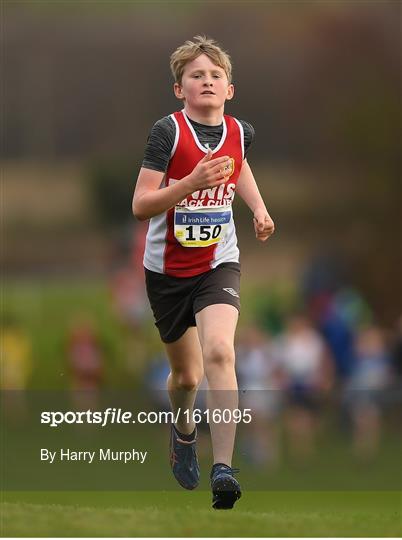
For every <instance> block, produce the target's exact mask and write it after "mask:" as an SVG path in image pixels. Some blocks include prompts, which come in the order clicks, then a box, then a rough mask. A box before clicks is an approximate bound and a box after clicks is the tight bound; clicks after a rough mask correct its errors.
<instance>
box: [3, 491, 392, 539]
mask: <svg viewBox="0 0 402 540" xmlns="http://www.w3.org/2000/svg"><path fill="white" fill-rule="evenodd" d="M2 499H3V502H2V519H1V534H2V536H44V537H50V536H72V537H75V536H117V537H123V536H126V537H127V536H128V537H130V536H134V537H135V536H188V537H193V536H223V537H224V536H228V537H231V536H232V537H238V536H260V537H261V536H262V537H263V536H366V537H367V536H369V537H372V536H386V537H390V536H393V537H398V536H401V534H402V504H401V502H402V499H401V493H398V492H268V491H266V492H256V491H254V492H246V493H245V494H244V496H243V497H242V499H241V500H240V501H239V502H238V503H237V505H236V507H235V509H234V510H232V511H221V512H219V511H215V510H212V509H211V507H210V493H209V492H205V491H199V492H184V491H183V492H167V491H165V492H158V493H155V492H98V493H93V492H80V493H77V492H52V493H49V492H42V493H37V492H36V493H28V492H25V493H16V492H8V493H3V495H2Z"/></svg>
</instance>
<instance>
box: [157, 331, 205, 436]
mask: <svg viewBox="0 0 402 540" xmlns="http://www.w3.org/2000/svg"><path fill="white" fill-rule="evenodd" d="M165 347H166V352H167V355H168V358H169V363H170V369H171V372H170V374H169V376H168V380H167V386H168V392H169V398H170V403H171V406H172V411H173V413H174V414H176V412H177V410H178V408H179V407H180V409H181V411H184V410H186V409H189V410H190V419H191V418H192V410H193V406H194V401H195V398H196V394H197V389H198V386H199V385H200V383H201V381H202V378H203V376H204V371H203V362H202V351H201V346H200V341H199V338H198V333H197V329H196V327H195V326H191V327H190V328H188V329H187V330H186V332H185V333H184V334H183V335H182V336H181V338H180V339H178V340H177V341H175V342H173V343H165ZM194 427H195V425H194V422H193V420H192V419H191V422H190V423H189V424H188V423H187V419H186V417H185V416H184V415H183V414H181V415H180V416H179V418H178V422H177V424H176V428H177V430H178V431H179V432H180V433H183V434H190V433H192V432H193V431H194Z"/></svg>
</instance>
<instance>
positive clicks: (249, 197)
mask: <svg viewBox="0 0 402 540" xmlns="http://www.w3.org/2000/svg"><path fill="white" fill-rule="evenodd" d="M170 60H171V61H170V67H171V70H172V74H173V77H174V80H175V83H174V87H173V89H174V93H175V96H176V97H177V98H178V99H180V100H181V101H183V104H184V108H183V109H182V110H181V111H179V112H175V113H173V114H171V115H169V116H165V117H164V118H162V119H161V120H158V121H157V122H156V124H155V125H154V126H153V128H152V131H151V134H150V136H149V138H148V144H147V147H146V150H145V158H144V161H143V163H142V168H141V170H140V173H139V176H138V180H137V185H136V188H135V192H134V197H133V213H134V215H135V216H136V217H137V218H138V219H140V220H146V219H150V224H149V229H148V234H147V240H146V247H145V255H144V266H145V279H146V287H147V293H148V297H149V300H150V304H151V307H152V310H153V313H154V316H155V320H156V326H157V327H158V330H159V333H160V336H161V339H162V341H163V342H164V344H165V347H166V352H167V356H168V358H169V363H170V370H171V371H170V375H169V377H168V380H167V386H168V392H169V398H170V402H171V406H172V410H173V412H174V413H176V412H177V411H178V410H179V408H180V411H182V414H181V416H179V418H178V422H177V424H175V425H173V426H172V428H171V442H170V460H171V466H172V470H173V474H174V476H175V477H176V479H177V481H178V482H179V484H180V485H181V486H182V487H184V488H186V489H194V488H195V487H197V485H198V482H199V466H198V460H197V455H196V449H195V444H196V436H197V430H196V426H195V424H194V422H193V420H192V419H191V414H190V415H188V413H187V415H185V414H183V411H186V410H187V411H190V412H191V411H192V409H193V405H194V401H195V397H196V392H197V389H198V386H199V384H200V383H201V380H202V378H203V375H204V372H205V375H206V378H207V381H208V387H209V392H208V401H207V404H208V409H209V410H210V411H212V410H215V409H220V410H221V411H222V410H223V409H229V410H234V409H236V408H237V406H238V396H237V381H236V373H235V353H234V334H235V329H236V324H237V319H238V314H239V309H240V298H239V293H240V264H239V250H238V248H237V239H236V232H235V226H234V221H233V215H232V202H233V198H234V193H235V191H236V192H237V193H238V194H239V195H240V197H241V198H242V199H243V200H244V201H245V202H246V204H247V205H248V206H249V208H250V209H251V211H252V212H253V219H254V228H255V233H256V237H257V239H258V240H261V241H262V242H264V241H265V240H267V238H268V237H269V236H270V235H271V234H272V233H273V232H274V224H273V221H272V219H271V218H270V216H269V214H268V212H267V209H266V207H265V204H264V202H263V200H262V198H261V195H260V193H259V190H258V187H257V185H256V182H255V180H254V177H253V174H252V172H251V169H250V167H249V165H248V163H247V159H246V154H247V151H248V149H249V147H250V144H251V142H252V139H253V136H254V130H253V128H252V127H251V126H250V124H248V123H247V122H244V121H239V120H237V119H235V118H233V117H231V116H228V115H225V114H224V106H225V101H226V100H230V99H232V98H233V95H234V86H233V84H232V82H231V80H232V73H231V71H232V68H231V62H230V57H229V56H228V54H227V53H226V52H225V51H223V50H222V49H221V48H220V46H219V45H218V44H217V43H216V42H215V41H214V40H212V39H207V38H206V37H204V36H196V37H195V38H194V41H186V42H185V43H184V44H183V45H182V46H180V47H179V48H178V49H177V50H176V51H174V53H173V54H172V56H171V59H170ZM210 430H211V439H212V448H213V458H214V464H213V467H212V470H211V475H210V478H211V488H212V494H213V499H212V502H213V507H214V508H217V509H219V508H232V507H233V504H234V503H235V501H236V500H237V499H238V498H239V497H240V495H241V491H240V485H239V483H238V481H237V480H236V479H235V478H234V476H233V474H234V472H236V471H235V470H234V469H232V467H231V465H232V454H233V447H234V439H235V431H236V424H235V423H234V422H229V423H223V422H222V423H219V422H215V423H214V422H211V421H210Z"/></svg>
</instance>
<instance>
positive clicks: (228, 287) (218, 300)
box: [145, 262, 240, 343]
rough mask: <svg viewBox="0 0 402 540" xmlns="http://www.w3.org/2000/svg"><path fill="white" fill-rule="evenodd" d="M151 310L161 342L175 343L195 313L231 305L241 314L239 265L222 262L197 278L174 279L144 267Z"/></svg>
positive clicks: (191, 323) (192, 322)
mask: <svg viewBox="0 0 402 540" xmlns="http://www.w3.org/2000/svg"><path fill="white" fill-rule="evenodd" d="M145 283H146V287H147V294H148V298H149V301H150V304H151V308H152V311H153V314H154V317H155V325H156V326H157V327H158V330H159V333H160V336H161V339H162V341H163V342H164V343H172V342H173V341H176V340H178V339H179V338H180V337H181V336H182V335H183V334H184V332H185V331H186V330H187V328H189V327H190V326H196V322H195V314H196V313H198V312H199V311H201V310H202V309H204V308H205V307H207V306H210V305H212V304H230V305H231V306H234V307H235V308H237V309H238V311H240V264H239V263H235V262H228V263H222V264H220V265H219V266H217V267H216V268H214V269H212V270H209V271H208V272H204V273H203V274H200V275H198V276H194V277H189V278H177V277H172V276H167V275H166V274H159V273H158V272H151V271H150V270H148V269H147V268H145Z"/></svg>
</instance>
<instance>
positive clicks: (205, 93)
mask: <svg viewBox="0 0 402 540" xmlns="http://www.w3.org/2000/svg"><path fill="white" fill-rule="evenodd" d="M208 94H210V95H211V96H214V95H215V94H214V92H211V90H204V92H201V95H202V96H205V95H208Z"/></svg>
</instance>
